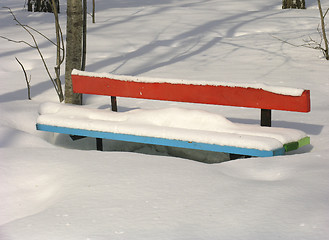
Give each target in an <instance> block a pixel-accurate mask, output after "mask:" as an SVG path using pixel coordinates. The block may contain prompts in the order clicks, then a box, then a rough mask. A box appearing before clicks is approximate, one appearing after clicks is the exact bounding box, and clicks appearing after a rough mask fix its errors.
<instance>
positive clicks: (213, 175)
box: [0, 0, 329, 240]
mask: <svg viewBox="0 0 329 240" xmlns="http://www.w3.org/2000/svg"><path fill="white" fill-rule="evenodd" d="M306 2H307V7H308V9H307V10H282V9H280V4H281V1H277V0H268V1H262V0H250V1H243V0H236V1H227V0H207V1H205V0H203V1H201V0H162V1H156V0H140V1H133V0H126V1H121V0H111V1H106V0H99V1H96V4H97V12H96V23H95V24H92V23H91V20H90V19H88V20H89V25H88V55H87V58H88V59H87V68H86V69H87V70H88V71H91V72H108V73H112V74H123V75H133V76H143V77H156V78H174V79H186V80H189V81H196V82H198V81H199V82H200V81H220V82H235V83H237V84H245V83H248V84H259V83H266V84H270V85H277V86H283V87H292V88H304V89H310V90H311V99H312V100H311V101H312V110H311V112H310V113H307V114H305V113H291V112H283V111H274V112H273V120H274V121H273V125H274V126H275V127H282V128H292V129H297V130H302V131H304V132H305V133H306V134H307V135H309V136H310V137H311V146H306V147H303V148H302V149H300V150H298V151H294V152H292V153H289V155H287V156H281V157H273V158H249V159H239V160H233V161H226V162H222V163H215V164H205V163H201V162H196V161H191V160H187V159H184V158H177V157H173V156H168V155H177V154H176V153H175V152H171V150H168V149H165V148H155V147H152V146H144V145H136V144H123V143H120V142H111V141H106V142H105V148H106V149H107V150H111V151H105V152H97V151H95V143H94V140H91V139H83V140H80V141H76V142H72V141H71V140H70V138H69V137H68V136H65V135H54V134H50V133H45V132H38V131H36V130H35V122H36V118H37V116H38V108H39V105H40V104H41V103H43V102H48V101H50V102H57V101H58V98H57V96H56V93H55V91H54V89H53V88H52V84H51V82H50V81H49V80H48V77H47V75H46V72H45V70H44V68H43V66H42V63H41V61H40V59H39V56H38V54H37V52H36V50H35V49H32V48H29V47H27V46H26V45H24V44H15V43H13V42H8V41H7V40H4V39H0V43H1V44H0V59H1V60H0V61H1V62H0V63H1V64H0V81H1V85H0V86H1V88H0V159H1V160H0V239H1V240H39V239H40V240H41V239H42V240H43V239H50V240H52V239H56V240H57V239H65V240H66V239H68V240H71V239H72V240H76V239H82V240H87V239H89V240H94V239H95V240H105V239H106V240H107V239H152V240H153V239H243V240H248V239H250V240H251V239H253V240H254V239H273V240H274V239H307V240H313V239H314V240H319V239H321V240H322V239H328V235H329V215H328V212H329V204H328V202H329V190H328V189H329V174H328V171H329V161H328V160H329V157H328V154H329V121H328V118H329V97H328V96H329V67H328V66H329V62H328V61H326V60H325V59H324V58H323V56H322V53H321V52H319V51H317V50H314V49H310V48H305V47H294V46H292V45H289V44H286V43H284V42H283V41H289V42H290V43H292V44H296V45H302V44H304V40H307V39H310V37H311V38H312V39H315V40H317V41H319V36H318V32H317V27H318V24H319V14H318V10H317V7H316V1H315V0H310V1H306ZM61 4H62V5H61V9H62V13H61V14H60V19H61V23H62V27H63V29H65V24H66V19H65V8H66V1H61ZM322 4H323V7H324V8H328V7H329V1H328V0H325V1H324V0H323V1H322ZM23 5H24V1H21V0H1V1H0V36H5V37H8V38H12V39H15V40H25V41H28V42H32V41H31V39H30V37H29V35H28V34H26V32H24V30H22V29H21V28H20V27H19V26H17V25H16V24H15V22H14V21H13V20H12V16H11V15H10V13H9V12H8V10H7V9H5V8H2V7H5V6H6V7H10V8H11V9H12V10H13V12H14V13H15V15H16V17H17V18H18V19H19V20H20V21H21V22H22V23H24V24H29V25H30V26H32V27H35V28H36V29H38V30H39V31H41V32H43V33H45V34H46V35H48V36H49V37H51V39H53V40H54V33H53V28H54V23H53V16H52V15H51V14H47V13H29V12H27V11H26V10H24V9H23ZM327 21H329V20H327ZM64 32H65V30H64ZM37 39H38V42H39V45H40V48H41V50H42V52H43V53H44V57H45V58H46V60H47V62H48V63H49V66H50V67H51V69H52V68H53V66H54V64H55V61H56V60H55V48H54V47H53V45H52V44H51V43H49V42H48V41H47V40H45V39H44V38H42V37H39V36H38V37H37ZM278 39H282V40H283V41H280V40H278ZM15 57H17V58H18V59H19V60H20V61H21V62H22V63H23V65H24V67H25V68H26V70H27V73H28V74H29V75H31V87H32V89H31V93H32V100H31V101H29V100H27V90H26V83H25V79H24V75H23V73H22V71H21V68H20V66H19V64H18V63H17V62H16V60H15ZM63 71H64V70H62V72H63ZM62 78H63V77H62ZM109 102H110V100H109V99H108V98H107V97H100V96H85V98H84V103H85V105H88V107H90V108H100V109H104V108H106V107H109ZM118 105H119V111H121V112H125V111H127V110H131V109H139V108H142V109H159V108H165V107H172V108H176V107H179V108H188V109H199V110H202V111H209V112H211V113H216V114H221V115H223V116H225V117H227V118H228V119H229V120H230V121H232V122H234V123H248V124H258V121H259V110H256V109H243V108H233V107H218V106H205V105H198V104H181V103H173V102H171V103H169V102H158V101H147V100H141V99H139V100H136V99H119V100H118ZM121 150H124V151H121ZM172 151H174V150H172ZM145 153H149V154H145ZM150 153H153V155H151V154H150ZM194 154H200V153H194ZM209 157H212V158H213V157H214V156H209Z"/></svg>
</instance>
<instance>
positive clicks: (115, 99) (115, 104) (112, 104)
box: [111, 96, 118, 112]
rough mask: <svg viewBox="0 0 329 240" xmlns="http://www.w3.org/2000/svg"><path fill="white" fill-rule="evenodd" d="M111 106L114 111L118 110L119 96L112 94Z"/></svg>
mask: <svg viewBox="0 0 329 240" xmlns="http://www.w3.org/2000/svg"><path fill="white" fill-rule="evenodd" d="M111 106H112V111H113V112H117V111H118V105H117V98H116V97H114V96H111Z"/></svg>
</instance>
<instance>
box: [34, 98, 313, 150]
mask: <svg viewBox="0 0 329 240" xmlns="http://www.w3.org/2000/svg"><path fill="white" fill-rule="evenodd" d="M37 129H38V130H43V131H50V132H58V133H65V134H71V135H79V136H89V137H96V138H105V139H113V140H122V141H130V142H141V143H149V144H156V145H165V146H174V147H182V148H191V149H199V150H207V151H214V152H227V153H234V154H242V155H250V156H274V155H282V154H284V153H285V152H286V151H288V150H293V149H297V148H298V147H301V146H303V145H306V144H308V143H309V137H307V136H306V134H305V133H304V132H302V131H299V130H295V129H286V128H274V127H272V128H268V127H261V126H258V125H250V124H236V123H232V122H230V121H229V120H227V119H226V118H224V117H223V116H221V115H218V114H214V113H209V112H206V111H202V110H187V109H182V108H165V109H156V110H142V109H136V110H131V111H128V112H112V111H107V110H102V109H87V108H86V107H83V108H82V107H81V106H75V105H74V106H73V105H68V104H60V103H44V104H42V105H41V106H40V108H39V117H38V119H37Z"/></svg>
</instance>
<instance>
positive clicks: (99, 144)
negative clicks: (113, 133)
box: [96, 138, 103, 151]
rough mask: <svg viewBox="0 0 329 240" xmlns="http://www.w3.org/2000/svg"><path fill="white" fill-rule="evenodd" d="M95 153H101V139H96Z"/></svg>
mask: <svg viewBox="0 0 329 240" xmlns="http://www.w3.org/2000/svg"><path fill="white" fill-rule="evenodd" d="M96 147H97V151H103V139H101V138H96Z"/></svg>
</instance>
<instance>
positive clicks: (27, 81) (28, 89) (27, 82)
mask: <svg viewBox="0 0 329 240" xmlns="http://www.w3.org/2000/svg"><path fill="white" fill-rule="evenodd" d="M15 59H16V61H17V62H18V63H19V65H21V67H22V70H23V72H24V76H25V81H26V85H27V98H28V99H29V100H31V88H30V82H31V78H30V80H29V79H28V78H27V74H26V71H25V68H24V66H23V64H22V63H21V62H20V61H19V60H18V58H17V57H15Z"/></svg>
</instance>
